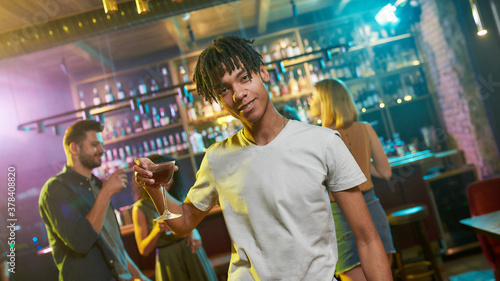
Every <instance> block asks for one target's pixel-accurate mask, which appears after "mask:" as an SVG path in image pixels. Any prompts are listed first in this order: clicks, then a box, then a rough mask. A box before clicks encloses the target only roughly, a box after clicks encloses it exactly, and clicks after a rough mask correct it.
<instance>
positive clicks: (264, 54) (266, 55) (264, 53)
mask: <svg viewBox="0 0 500 281" xmlns="http://www.w3.org/2000/svg"><path fill="white" fill-rule="evenodd" d="M262 60H263V61H264V63H269V62H271V55H270V54H269V52H268V51H267V46H266V45H263V46H262Z"/></svg>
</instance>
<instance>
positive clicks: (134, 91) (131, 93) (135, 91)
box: [128, 81, 137, 97]
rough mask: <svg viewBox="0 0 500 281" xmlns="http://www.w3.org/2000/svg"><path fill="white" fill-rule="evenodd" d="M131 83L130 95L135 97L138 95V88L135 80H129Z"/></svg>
mask: <svg viewBox="0 0 500 281" xmlns="http://www.w3.org/2000/svg"><path fill="white" fill-rule="evenodd" d="M129 85H130V88H129V91H128V95H129V96H130V97H135V96H137V88H136V87H135V83H134V81H130V82H129Z"/></svg>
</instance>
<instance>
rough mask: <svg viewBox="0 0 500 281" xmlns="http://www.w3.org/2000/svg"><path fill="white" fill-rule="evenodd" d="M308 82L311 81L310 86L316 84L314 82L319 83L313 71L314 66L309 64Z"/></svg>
mask: <svg viewBox="0 0 500 281" xmlns="http://www.w3.org/2000/svg"><path fill="white" fill-rule="evenodd" d="M309 80H310V81H311V84H312V85H314V84H316V82H318V81H319V77H318V74H317V73H316V71H315V70H314V66H313V65H312V64H309Z"/></svg>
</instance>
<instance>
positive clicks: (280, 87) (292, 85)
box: [268, 68, 310, 98]
mask: <svg viewBox="0 0 500 281" xmlns="http://www.w3.org/2000/svg"><path fill="white" fill-rule="evenodd" d="M277 77H278V79H277ZM287 78H288V79H287ZM309 88H310V87H309V83H308V82H307V80H306V78H305V77H304V75H303V73H302V70H301V69H300V68H299V69H297V70H289V71H287V72H286V73H283V74H279V73H271V75H270V77H269V83H268V89H269V92H270V93H271V95H272V98H278V97H283V96H287V95H297V94H299V93H300V92H302V91H305V90H307V89H309Z"/></svg>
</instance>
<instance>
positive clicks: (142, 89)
mask: <svg viewBox="0 0 500 281" xmlns="http://www.w3.org/2000/svg"><path fill="white" fill-rule="evenodd" d="M139 93H140V94H141V95H145V94H147V93H148V87H147V86H146V82H144V78H142V77H141V79H140V80H139Z"/></svg>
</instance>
